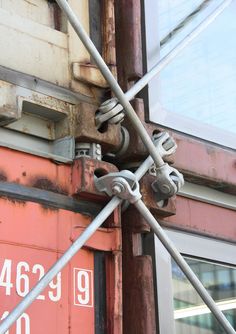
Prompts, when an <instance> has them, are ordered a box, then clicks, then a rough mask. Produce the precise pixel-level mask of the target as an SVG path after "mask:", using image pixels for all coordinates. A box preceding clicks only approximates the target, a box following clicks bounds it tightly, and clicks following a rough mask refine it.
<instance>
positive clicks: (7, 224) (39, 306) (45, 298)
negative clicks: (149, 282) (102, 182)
mask: <svg viewBox="0 0 236 334" xmlns="http://www.w3.org/2000/svg"><path fill="white" fill-rule="evenodd" d="M0 161H1V162H0V171H1V172H0V175H1V177H0V181H1V182H4V181H7V182H15V183H19V184H22V185H26V186H31V187H32V186H34V187H39V188H43V189H45V190H50V191H54V192H59V193H64V194H70V195H73V191H74V189H75V188H74V187H75V184H74V185H73V186H72V179H73V182H77V181H79V177H82V178H83V177H84V178H85V179H84V182H85V183H86V182H87V184H88V186H89V184H90V189H92V186H91V183H92V182H93V178H92V177H91V175H92V174H93V172H92V160H90V167H91V168H90V169H91V170H90V171H91V173H90V174H88V173H87V174H86V173H85V174H82V175H81V173H80V171H79V170H78V169H80V168H81V167H80V166H78V163H75V164H74V165H72V166H69V165H58V164H56V163H53V162H51V161H49V160H47V159H44V158H41V157H36V156H31V155H29V154H25V153H20V152H17V151H13V150H9V149H6V148H1V149H0ZM108 165H109V164H108ZM94 166H95V167H94V168H96V166H97V163H95V164H94ZM105 167H106V168H108V167H107V166H104V168H105ZM73 170H75V171H76V173H74V172H73ZM80 182H81V180H80ZM78 183H79V182H78ZM85 198H86V194H85V196H84V198H83V199H85ZM105 198H106V197H105ZM100 200H101V198H100ZM91 219H92V218H91V217H89V216H85V215H81V214H79V213H75V212H71V211H67V210H63V209H50V208H48V207H47V208H46V207H45V206H43V205H41V204H38V203H33V202H30V201H29V202H25V201H19V200H14V199H8V198H4V197H0V301H1V302H0V318H2V317H3V316H6V315H7V313H6V312H9V311H11V309H12V308H13V307H14V306H15V305H16V304H17V303H18V302H19V301H20V300H21V299H22V298H23V296H24V295H25V293H26V292H28V290H29V289H30V288H31V287H32V286H33V285H34V284H35V283H36V282H37V281H38V279H39V277H40V276H41V275H42V274H43V273H44V272H45V271H47V270H48V269H49V268H50V266H51V265H53V264H54V263H55V261H56V260H57V259H58V258H59V257H60V256H61V255H62V254H63V253H64V252H65V250H66V249H67V248H68V247H69V246H70V245H71V244H72V242H73V241H74V240H75V239H76V238H77V237H78V236H79V235H80V234H81V233H82V232H83V231H84V229H85V228H86V227H87V226H88V225H89V224H90V222H91ZM110 220H111V221H112V224H109V225H108V227H103V228H100V229H99V230H98V231H97V232H96V233H95V234H94V235H93V237H92V238H91V239H90V240H89V241H88V242H87V243H86V245H85V247H83V249H81V250H80V251H79V252H78V253H77V254H76V256H75V257H74V258H73V259H72V260H71V261H70V263H69V264H68V265H67V266H66V267H65V268H64V269H63V270H62V273H61V285H60V277H59V276H57V278H58V280H57V279H55V280H54V281H53V282H54V283H51V284H50V286H48V287H47V288H46V289H45V290H44V291H43V292H42V294H41V297H40V298H39V299H37V300H36V301H35V302H34V303H33V304H32V305H31V306H30V307H29V309H27V310H26V311H25V314H24V315H23V317H22V318H20V320H18V322H16V324H15V325H14V326H13V327H12V328H10V330H9V333H8V334H13V333H16V334H19V333H21V334H30V333H31V334H32V333H33V334H37V333H38V334H39V333H40V334H41V333H56V334H65V333H71V334H73V333H78V332H79V333H81V334H93V333H95V305H94V303H95V300H94V294H95V291H94V281H95V280H98V279H100V278H99V277H96V276H95V273H94V251H96V250H101V251H105V252H106V254H107V255H106V284H107V289H106V296H107V297H106V298H107V327H108V328H109V333H114V334H120V333H121V332H122V325H121V320H122V311H121V306H122V305H121V303H122V300H121V293H122V289H121V282H122V280H121V235H120V227H119V225H120V224H119V213H118V211H117V210H116V211H115V212H114V214H113V215H112V217H111V218H110ZM111 226H115V227H114V228H112V227H111ZM56 283H57V284H56ZM17 326H18V327H17Z"/></svg>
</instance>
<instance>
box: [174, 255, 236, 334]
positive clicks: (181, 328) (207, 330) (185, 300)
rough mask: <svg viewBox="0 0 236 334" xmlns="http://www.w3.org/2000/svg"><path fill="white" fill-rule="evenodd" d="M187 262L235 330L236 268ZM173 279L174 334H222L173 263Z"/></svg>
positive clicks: (203, 262) (194, 260)
mask: <svg viewBox="0 0 236 334" xmlns="http://www.w3.org/2000/svg"><path fill="white" fill-rule="evenodd" d="M186 261H187V262H188V264H189V265H190V267H191V268H192V270H193V271H194V272H195V274H196V275H197V276H198V278H199V279H200V280H201V282H202V283H203V285H204V286H205V288H206V289H207V291H208V292H209V294H210V295H211V296H212V298H213V299H214V300H215V302H216V303H217V305H218V306H219V308H220V309H221V310H222V311H223V313H224V314H225V316H226V317H227V319H228V320H229V321H230V323H231V324H232V326H233V327H234V328H236V269H235V268H233V267H226V266H224V265H220V264H214V263H210V262H205V261H202V260H196V259H191V258H186ZM172 278H173V293H174V309H175V311H174V318H175V327H176V334H221V333H222V334H223V333H224V330H223V329H221V327H220V326H219V323H218V321H217V320H216V319H215V318H214V316H212V314H211V313H210V311H209V309H208V308H207V307H206V305H205V304H204V302H203V301H202V299H201V298H200V297H199V295H198V294H197V292H196V291H195V290H194V288H193V287H192V285H191V284H190V283H189V281H188V279H187V278H186V277H185V275H184V274H183V272H182V271H181V269H180V268H179V267H178V266H177V264H176V263H175V262H174V261H172Z"/></svg>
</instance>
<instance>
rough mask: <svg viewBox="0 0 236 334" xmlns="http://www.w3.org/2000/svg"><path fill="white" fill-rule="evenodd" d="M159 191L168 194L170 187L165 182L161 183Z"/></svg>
mask: <svg viewBox="0 0 236 334" xmlns="http://www.w3.org/2000/svg"><path fill="white" fill-rule="evenodd" d="M161 191H162V192H163V193H164V194H168V193H169V192H170V187H169V186H168V185H167V184H163V185H162V186H161Z"/></svg>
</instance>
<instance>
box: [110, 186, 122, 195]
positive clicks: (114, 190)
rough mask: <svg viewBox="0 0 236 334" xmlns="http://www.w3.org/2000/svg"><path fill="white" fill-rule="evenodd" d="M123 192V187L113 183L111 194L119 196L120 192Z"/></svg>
mask: <svg viewBox="0 0 236 334" xmlns="http://www.w3.org/2000/svg"><path fill="white" fill-rule="evenodd" d="M123 190H124V187H123V185H122V184H120V183H115V184H114V185H113V186H112V193H113V194H114V195H119V194H120V193H121V192H122V191H123Z"/></svg>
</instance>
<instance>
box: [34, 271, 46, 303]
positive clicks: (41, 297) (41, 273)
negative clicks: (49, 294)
mask: <svg viewBox="0 0 236 334" xmlns="http://www.w3.org/2000/svg"><path fill="white" fill-rule="evenodd" d="M37 271H38V272H39V278H38V280H39V281H40V280H41V278H42V277H43V276H44V273H45V272H44V267H43V266H42V265H41V264H35V265H34V266H33V268H32V273H33V274H37ZM37 299H39V300H45V296H43V295H39V296H38V297H37Z"/></svg>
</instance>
